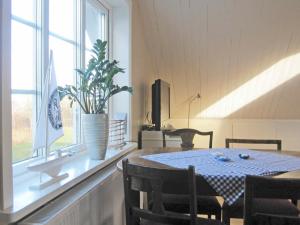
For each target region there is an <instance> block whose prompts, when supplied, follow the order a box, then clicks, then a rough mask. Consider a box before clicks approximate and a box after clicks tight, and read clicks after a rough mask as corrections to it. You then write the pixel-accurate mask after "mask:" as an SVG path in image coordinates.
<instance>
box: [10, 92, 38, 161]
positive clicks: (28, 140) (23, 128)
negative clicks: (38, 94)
mask: <svg viewBox="0 0 300 225" xmlns="http://www.w3.org/2000/svg"><path fill="white" fill-rule="evenodd" d="M33 105H34V95H19V94H16V95H14V94H13V95H12V150H13V162H17V161H21V160H24V159H28V158H31V157H32V126H33V124H34V123H35V122H34V120H33V118H34V116H33V115H34V114H33V113H34V112H33V110H34V106H33Z"/></svg>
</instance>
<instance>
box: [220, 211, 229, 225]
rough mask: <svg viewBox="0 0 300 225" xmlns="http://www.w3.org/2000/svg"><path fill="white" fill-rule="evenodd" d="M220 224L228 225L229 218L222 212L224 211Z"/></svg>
mask: <svg viewBox="0 0 300 225" xmlns="http://www.w3.org/2000/svg"><path fill="white" fill-rule="evenodd" d="M222 222H223V223H225V224H226V225H230V217H229V216H228V214H227V212H224V210H223V213H222Z"/></svg>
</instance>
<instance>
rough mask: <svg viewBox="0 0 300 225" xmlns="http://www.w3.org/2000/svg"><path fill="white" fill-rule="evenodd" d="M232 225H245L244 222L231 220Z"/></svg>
mask: <svg viewBox="0 0 300 225" xmlns="http://www.w3.org/2000/svg"><path fill="white" fill-rule="evenodd" d="M230 225H243V220H239V219H231V220H230Z"/></svg>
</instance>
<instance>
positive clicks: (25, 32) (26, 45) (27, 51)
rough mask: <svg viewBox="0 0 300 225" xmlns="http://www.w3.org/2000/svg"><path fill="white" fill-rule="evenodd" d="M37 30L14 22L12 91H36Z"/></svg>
mask: <svg viewBox="0 0 300 225" xmlns="http://www.w3.org/2000/svg"><path fill="white" fill-rule="evenodd" d="M35 33H36V31H35V29H33V28H32V27H30V26H27V25H24V24H21V23H19V22H16V21H13V20H12V40H11V41H12V46H11V65H12V66H11V73H12V81H11V87H12V89H26V90H28V89H30V90H32V89H35V84H34V80H35V79H34V75H35V64H36V63H35Z"/></svg>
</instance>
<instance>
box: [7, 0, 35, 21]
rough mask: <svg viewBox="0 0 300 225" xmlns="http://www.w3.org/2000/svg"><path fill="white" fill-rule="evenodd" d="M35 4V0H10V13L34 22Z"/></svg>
mask: <svg viewBox="0 0 300 225" xmlns="http://www.w3.org/2000/svg"><path fill="white" fill-rule="evenodd" d="M35 5H36V1H35V0H12V2H11V8H12V15H14V16H17V17H20V18H22V19H24V20H27V21H30V22H35V17H36V16H35V15H36V13H35V12H36V10H35Z"/></svg>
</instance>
